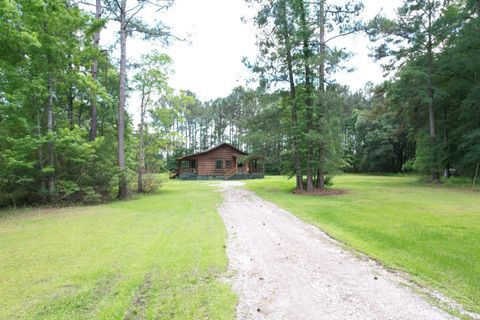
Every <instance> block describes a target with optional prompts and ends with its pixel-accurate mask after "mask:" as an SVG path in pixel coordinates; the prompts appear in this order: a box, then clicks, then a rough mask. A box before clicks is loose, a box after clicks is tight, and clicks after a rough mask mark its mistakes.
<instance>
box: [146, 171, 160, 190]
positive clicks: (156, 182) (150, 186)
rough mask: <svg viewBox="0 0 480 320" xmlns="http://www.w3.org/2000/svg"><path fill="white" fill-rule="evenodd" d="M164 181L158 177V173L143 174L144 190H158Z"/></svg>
mask: <svg viewBox="0 0 480 320" xmlns="http://www.w3.org/2000/svg"><path fill="white" fill-rule="evenodd" d="M161 183H162V181H161V179H160V178H159V177H158V174H154V173H147V174H144V175H143V185H142V187H143V192H145V193H151V192H155V191H157V190H158V188H159V187H160V185H161Z"/></svg>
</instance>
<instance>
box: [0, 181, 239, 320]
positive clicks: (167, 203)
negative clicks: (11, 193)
mask: <svg viewBox="0 0 480 320" xmlns="http://www.w3.org/2000/svg"><path fill="white" fill-rule="evenodd" d="M221 200H222V197H221V194H220V193H218V192H214V188H212V187H209V186H208V183H202V182H183V181H182V182H176V181H175V182H169V183H167V184H166V185H164V186H163V187H162V188H161V189H160V191H159V193H158V194H155V195H145V196H140V197H139V198H138V199H135V200H130V201H121V202H114V203H110V204H105V205H99V206H92V207H74V208H57V209H25V210H22V211H21V212H20V213H18V212H16V213H13V212H11V211H0V292H1V294H0V319H5V318H8V319H11V318H27V319H122V318H124V319H133V318H136V317H139V318H147V319H194V318H195V319H199V318H209V319H233V318H234V316H235V305H236V301H237V300H236V299H237V298H236V296H235V295H234V294H233V292H232V291H231V288H230V285H228V284H226V283H224V282H222V281H220V280H219V278H220V277H221V276H222V275H223V274H224V272H225V271H226V268H227V256H226V252H225V246H224V245H225V241H226V231H225V227H224V225H223V221H222V220H221V218H220V216H219V215H218V213H217V211H216V206H217V204H218V203H219V202H220V201H221Z"/></svg>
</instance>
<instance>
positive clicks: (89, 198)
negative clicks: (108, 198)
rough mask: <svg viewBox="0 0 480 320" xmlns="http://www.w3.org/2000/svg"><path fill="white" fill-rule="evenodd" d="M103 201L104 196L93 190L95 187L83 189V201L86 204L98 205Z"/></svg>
mask: <svg viewBox="0 0 480 320" xmlns="http://www.w3.org/2000/svg"><path fill="white" fill-rule="evenodd" d="M101 201H102V196H101V195H100V194H99V193H98V192H96V191H95V189H93V187H86V188H85V189H83V199H82V202H83V203H84V204H97V203H100V202H101Z"/></svg>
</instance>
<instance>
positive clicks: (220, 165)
mask: <svg viewBox="0 0 480 320" xmlns="http://www.w3.org/2000/svg"><path fill="white" fill-rule="evenodd" d="M222 167H223V161H222V160H217V161H215V169H222Z"/></svg>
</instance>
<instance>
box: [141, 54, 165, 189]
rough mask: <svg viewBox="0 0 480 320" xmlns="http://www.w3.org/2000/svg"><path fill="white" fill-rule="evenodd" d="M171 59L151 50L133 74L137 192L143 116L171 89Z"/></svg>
mask: <svg viewBox="0 0 480 320" xmlns="http://www.w3.org/2000/svg"><path fill="white" fill-rule="evenodd" d="M171 64H172V60H171V59H170V57H168V56H167V55H165V54H159V53H158V52H153V53H151V54H147V55H142V57H141V63H140V64H139V65H138V66H136V70H137V73H136V74H135V76H134V79H133V80H134V84H135V89H136V90H137V91H138V92H140V123H139V125H138V136H139V137H138V139H139V142H138V184H137V192H143V191H144V190H143V185H144V181H143V176H144V174H145V139H144V135H145V117H146V116H147V112H148V110H149V109H151V108H152V107H153V106H154V105H155V104H156V103H158V101H159V100H160V101H161V100H162V98H163V100H164V99H165V96H167V95H170V94H171V92H172V90H171V89H170V88H169V87H168V74H169V73H170V70H169V69H170V67H171Z"/></svg>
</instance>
